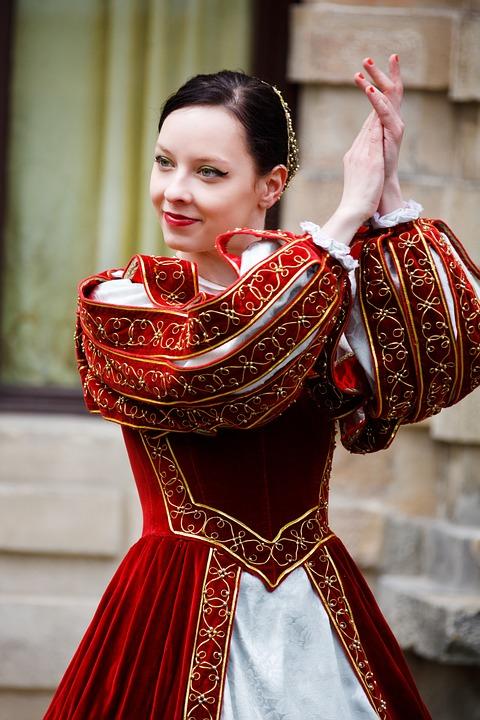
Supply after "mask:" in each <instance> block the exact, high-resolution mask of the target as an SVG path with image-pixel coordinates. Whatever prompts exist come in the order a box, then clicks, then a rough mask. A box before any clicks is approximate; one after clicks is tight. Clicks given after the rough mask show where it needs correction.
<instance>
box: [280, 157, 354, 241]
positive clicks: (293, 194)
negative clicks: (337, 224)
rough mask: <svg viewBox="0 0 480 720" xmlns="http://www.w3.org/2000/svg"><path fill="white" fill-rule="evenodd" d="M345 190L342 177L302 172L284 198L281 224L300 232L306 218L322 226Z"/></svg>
mask: <svg viewBox="0 0 480 720" xmlns="http://www.w3.org/2000/svg"><path fill="white" fill-rule="evenodd" d="M342 189H343V181H342V178H341V177H338V178H334V179H324V178H321V177H320V176H319V175H318V174H314V173H310V172H308V171H305V172H303V171H300V172H299V173H298V175H297V176H296V177H295V179H294V181H293V183H292V186H291V188H289V189H288V191H287V193H286V195H285V199H284V200H283V201H282V210H281V226H282V227H284V228H286V229H288V230H291V231H292V232H296V233H299V232H301V229H300V226H299V223H300V222H301V221H302V220H311V221H313V222H316V223H318V224H319V225H322V224H323V223H325V222H326V221H327V220H328V218H329V217H330V216H331V215H332V214H333V212H334V211H335V209H336V208H337V207H338V204H339V202H340V199H341V197H342Z"/></svg>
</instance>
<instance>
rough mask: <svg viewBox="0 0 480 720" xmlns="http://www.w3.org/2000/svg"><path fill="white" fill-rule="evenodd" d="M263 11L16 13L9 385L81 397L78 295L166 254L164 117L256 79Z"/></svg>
mask: <svg viewBox="0 0 480 720" xmlns="http://www.w3.org/2000/svg"><path fill="white" fill-rule="evenodd" d="M250 30H251V0H110V2H105V0H68V2H65V0H18V2H17V6H16V23H15V38H14V61H13V78H12V93H11V104H10V107H11V116H10V137H9V145H8V154H9V160H8V187H7V212H6V228H5V230H6V262H5V266H4V267H3V268H2V275H1V282H2V308H3V316H2V318H1V332H2V349H3V355H2V358H1V366H0V367H1V381H2V382H3V383H6V384H21V385H36V386H48V385H57V386H72V385H75V384H77V382H78V381H77V376H76V370H75V363H74V358H73V350H72V343H73V340H72V337H73V323H74V311H75V296H76V284H77V282H78V280H79V279H80V278H81V277H83V276H85V275H88V274H91V273H93V272H96V271H97V270H100V269H103V268H105V267H112V266H120V265H122V264H123V263H125V262H126V261H127V260H128V258H129V257H130V256H131V255H132V254H133V253H134V252H147V253H156V254H159V253H162V252H164V248H163V243H162V238H161V232H160V227H159V224H158V221H157V219H156V216H155V214H154V211H153V208H152V207H151V205H150V199H149V194H148V183H149V176H150V170H151V166H152V161H153V146H154V143H155V139H156V128H157V123H158V117H159V111H160V107H161V105H162V103H163V101H164V100H165V98H166V97H167V96H168V95H169V94H170V93H171V92H173V91H174V90H175V88H176V87H178V86H179V85H180V84H181V83H182V82H184V81H185V80H186V79H187V78H188V77H189V76H191V75H194V74H196V73H199V72H215V71H216V70H220V69H223V68H231V69H244V70H246V71H247V72H248V71H249V58H250V47H249V46H250Z"/></svg>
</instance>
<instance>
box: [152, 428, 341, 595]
mask: <svg viewBox="0 0 480 720" xmlns="http://www.w3.org/2000/svg"><path fill="white" fill-rule="evenodd" d="M140 436H141V439H142V443H143V446H144V448H145V452H146V454H147V457H148V458H149V460H150V463H151V466H152V469H153V471H154V473H155V476H156V477H157V480H158V483H159V486H160V489H161V491H162V496H163V500H164V504H165V509H166V513H167V518H168V523H169V527H170V529H171V531H172V533H174V534H175V535H179V536H183V537H195V538H197V539H199V540H202V541H204V542H207V543H209V544H210V545H213V546H216V547H218V548H221V549H222V550H224V551H226V552H227V553H229V555H231V556H233V557H234V558H236V559H237V561H239V562H240V563H243V564H244V565H245V566H246V567H248V568H249V569H250V570H251V571H252V572H253V573H255V574H257V575H259V576H260V577H261V578H263V580H264V582H265V583H266V584H267V585H268V586H269V587H272V588H274V587H276V586H277V585H278V584H279V583H280V582H281V580H282V579H283V578H284V577H285V575H286V574H288V573H290V572H291V571H292V570H294V569H295V568H296V567H298V566H299V565H300V564H302V563H303V562H305V560H306V559H307V558H309V557H310V555H311V554H312V553H313V552H315V550H317V549H318V547H319V546H320V545H322V544H323V543H325V542H326V541H327V540H329V539H331V538H332V537H334V533H332V531H331V530H330V528H329V526H328V524H327V520H328V517H327V515H328V501H327V499H326V494H327V492H328V487H327V485H328V477H329V473H330V464H331V452H330V454H329V455H328V456H327V458H326V460H325V465H324V468H323V473H322V475H321V478H322V479H321V482H320V496H319V503H318V505H317V506H315V507H313V508H310V509H309V510H307V511H306V512H305V513H304V514H303V515H301V516H300V517H297V518H294V519H293V520H291V521H290V522H288V523H286V524H285V525H284V526H283V527H281V528H280V530H279V531H278V533H277V534H276V535H275V537H274V538H273V539H271V540H269V539H267V538H264V537H262V536H261V535H259V534H258V533H256V532H255V531H254V530H252V528H250V527H248V525H245V524H244V523H243V522H241V521H240V520H237V519H236V518H233V517H231V516H230V515H228V514H227V513H224V512H223V511H220V510H219V509H218V508H214V507H211V506H209V505H205V504H202V503H196V502H195V501H194V498H193V495H192V492H191V490H190V488H189V485H188V482H187V480H186V478H185V476H184V474H183V472H182V470H181V467H180V465H179V463H178V461H177V459H176V458H175V455H174V453H173V450H172V448H171V445H170V442H169V440H168V436H167V437H165V436H163V435H162V436H160V435H159V434H158V433H156V432H153V431H150V432H144V431H142V432H141V433H140ZM332 448H333V443H332ZM269 563H274V565H276V567H277V569H278V570H280V569H281V568H283V569H282V570H281V572H280V573H279V575H278V577H276V578H272V573H268V572H266V571H265V570H263V569H262V567H263V566H265V565H268V564H269Z"/></svg>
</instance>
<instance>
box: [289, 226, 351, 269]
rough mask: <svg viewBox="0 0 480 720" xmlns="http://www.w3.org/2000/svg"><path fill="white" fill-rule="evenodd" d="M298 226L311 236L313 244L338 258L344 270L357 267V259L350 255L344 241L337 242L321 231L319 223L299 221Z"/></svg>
mask: <svg viewBox="0 0 480 720" xmlns="http://www.w3.org/2000/svg"><path fill="white" fill-rule="evenodd" d="M300 227H301V228H302V230H303V231H304V232H307V233H308V234H309V235H311V236H312V240H313V242H314V243H315V245H318V247H321V248H323V249H324V250H326V251H327V252H328V253H329V255H331V256H332V257H334V258H335V260H338V262H339V263H340V264H341V265H342V266H343V267H344V268H345V270H355V268H356V267H358V260H354V258H353V257H352V256H351V255H350V247H349V246H348V245H345V243H342V242H338V241H337V240H334V239H333V238H331V237H330V236H329V235H327V233H325V232H323V230H322V228H321V227H320V226H319V225H316V224H315V223H313V222H310V221H309V220H306V221H305V222H301V223H300Z"/></svg>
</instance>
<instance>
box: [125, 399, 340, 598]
mask: <svg viewBox="0 0 480 720" xmlns="http://www.w3.org/2000/svg"><path fill="white" fill-rule="evenodd" d="M123 432H124V437H125V442H126V445H127V449H128V452H129V456H130V460H131V464H132V469H133V472H134V475H135V480H136V483H137V487H138V492H139V496H140V501H141V504H142V509H143V518H144V525H143V534H144V535H145V534H149V533H159V534H165V535H176V536H181V537H186V538H191V539H192V540H199V541H203V542H208V543H210V544H212V545H217V546H221V547H222V548H223V549H225V550H226V551H228V552H229V553H230V554H231V555H233V556H234V557H235V558H236V559H237V560H238V561H239V562H240V563H241V564H242V565H243V566H244V567H245V568H247V569H249V570H250V571H251V572H254V573H256V574H258V575H259V576H260V577H261V578H262V580H263V581H264V582H265V583H266V585H267V586H268V587H275V585H277V584H278V583H279V582H280V580H281V579H282V578H283V577H284V576H285V575H286V574H287V573H288V572H289V571H290V570H291V569H293V568H294V567H297V565H299V564H300V562H302V561H303V560H305V559H306V557H307V556H308V555H309V554H310V553H311V552H313V550H314V549H315V548H316V547H318V545H319V543H321V542H323V541H324V540H325V538H326V537H329V536H331V531H330V529H329V527H328V482H329V475H330V466H331V457H332V452H333V445H334V424H333V421H332V420H331V419H329V417H328V416H327V415H326V413H325V412H324V411H322V410H320V409H319V408H318V407H317V406H316V404H315V403H314V401H313V400H312V399H311V398H310V396H309V395H308V394H307V393H306V392H304V393H302V395H301V396H300V398H299V399H298V400H297V401H296V402H295V403H294V404H293V405H292V406H291V407H290V408H288V409H287V410H286V411H285V412H284V413H283V414H282V415H280V416H279V417H277V418H276V419H275V420H273V421H272V422H270V423H268V424H267V425H264V426H262V427H259V428H256V429H251V430H245V431H242V430H230V429H224V430H220V431H219V432H218V433H217V435H215V436H211V435H208V436H207V435H202V434H199V433H169V434H162V433H156V432H155V431H152V430H136V429H132V428H125V427H124V428H123Z"/></svg>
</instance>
